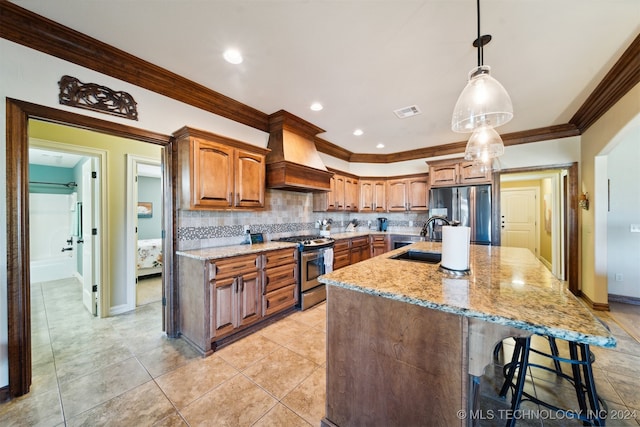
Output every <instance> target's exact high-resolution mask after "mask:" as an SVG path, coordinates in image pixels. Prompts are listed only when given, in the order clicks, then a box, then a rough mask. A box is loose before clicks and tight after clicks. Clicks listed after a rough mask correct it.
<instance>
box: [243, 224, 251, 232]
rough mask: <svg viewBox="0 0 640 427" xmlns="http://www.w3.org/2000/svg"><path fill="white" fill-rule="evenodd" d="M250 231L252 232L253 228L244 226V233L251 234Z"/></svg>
mask: <svg viewBox="0 0 640 427" xmlns="http://www.w3.org/2000/svg"><path fill="white" fill-rule="evenodd" d="M250 231H251V226H250V225H245V226H244V232H245V233H247V232H250Z"/></svg>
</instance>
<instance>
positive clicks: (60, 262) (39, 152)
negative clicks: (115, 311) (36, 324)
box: [29, 138, 107, 317]
mask: <svg viewBox="0 0 640 427" xmlns="http://www.w3.org/2000/svg"><path fill="white" fill-rule="evenodd" d="M106 155H107V153H106V152H105V151H103V150H96V149H91V148H88V147H80V146H75V145H69V144H64V143H59V142H53V141H47V140H43V139H37V138H30V139H29V172H30V178H29V200H30V205H29V221H30V231H31V233H30V242H29V243H30V263H29V265H30V270H31V280H30V283H31V284H33V283H37V282H45V281H51V280H60V279H68V278H72V277H75V278H77V280H78V281H79V282H80V283H81V284H82V304H83V305H84V307H85V308H86V309H87V311H88V312H89V313H91V314H92V315H94V316H99V317H103V316H104V315H105V313H104V310H105V307H106V304H104V302H103V301H102V300H103V298H104V293H103V292H102V291H101V288H102V286H103V284H104V283H106V281H105V278H104V277H103V274H102V272H103V269H104V264H103V261H104V260H103V256H102V255H103V253H104V251H103V248H102V235H103V233H104V232H105V228H104V227H103V218H106V214H105V213H104V212H103V210H102V207H103V206H106V203H105V200H103V197H104V191H103V179H102V174H103V171H104V164H105V162H106ZM65 178H66V179H65ZM65 181H66V182H65ZM61 187H64V188H61ZM40 199H45V200H46V202H45V201H44V200H43V201H41V202H38V201H39V200H40ZM31 202H36V204H35V205H34V203H31ZM45 230H46V231H48V232H44V231H45ZM47 247H48V248H49V250H48V251H45V250H43V249H42V248H47ZM59 247H60V248H61V249H60V253H61V254H62V256H56V255H58V254H56V252H58V248H59ZM69 260H71V262H69Z"/></svg>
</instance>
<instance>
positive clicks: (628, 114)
mask: <svg viewBox="0 0 640 427" xmlns="http://www.w3.org/2000/svg"><path fill="white" fill-rule="evenodd" d="M638 114H640V84H638V85H636V86H635V87H634V88H633V89H632V90H631V91H629V92H628V93H627V94H626V95H625V96H624V97H623V98H622V99H621V100H620V101H618V102H617V103H616V105H614V106H613V107H612V108H611V109H610V110H609V111H607V112H606V113H605V114H604V115H603V116H602V117H601V118H600V119H599V120H598V121H597V122H596V123H594V124H593V125H592V126H591V127H590V128H589V129H588V130H587V131H586V132H585V133H584V134H583V135H582V138H581V153H580V155H581V159H580V164H581V169H582V170H581V187H582V188H581V192H587V193H589V199H590V203H591V207H590V208H589V210H584V209H580V210H579V211H580V220H581V224H582V225H581V250H582V266H581V276H582V277H581V279H582V282H581V283H582V292H583V293H584V294H585V295H586V296H587V297H588V298H589V299H590V300H591V301H593V302H594V303H597V304H607V303H608V289H607V274H606V273H607V272H606V271H599V270H601V269H597V268H596V261H597V262H598V265H602V263H603V262H604V263H605V265H606V259H605V260H602V259H600V258H596V253H597V252H598V251H599V249H598V250H597V249H596V248H597V247H598V245H600V247H601V248H602V245H604V247H605V248H606V244H607V242H606V241H604V242H598V241H596V240H597V239H596V230H597V227H603V226H604V227H605V228H606V215H604V216H605V218H597V217H596V214H595V212H596V210H597V209H596V208H595V207H596V205H600V206H602V204H606V203H607V200H606V199H607V194H602V193H600V194H598V193H596V191H595V188H596V182H595V159H596V156H598V155H600V154H601V153H602V151H603V149H604V148H605V147H606V146H607V144H608V143H609V142H611V140H612V139H613V138H614V137H615V136H616V135H617V133H618V132H620V131H621V130H622V129H623V128H624V127H625V126H626V125H627V124H628V123H629V122H630V121H631V120H632V119H633V118H634V117H636V116H637V115H638ZM605 252H606V251H605ZM602 256H603V255H599V254H598V257H602ZM604 256H606V255H604Z"/></svg>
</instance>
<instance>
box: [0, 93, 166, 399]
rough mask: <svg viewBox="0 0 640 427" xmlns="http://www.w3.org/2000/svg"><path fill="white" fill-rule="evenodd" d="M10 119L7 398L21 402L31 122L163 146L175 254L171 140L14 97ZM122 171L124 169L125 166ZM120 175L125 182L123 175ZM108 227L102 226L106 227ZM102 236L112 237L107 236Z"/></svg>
mask: <svg viewBox="0 0 640 427" xmlns="http://www.w3.org/2000/svg"><path fill="white" fill-rule="evenodd" d="M6 114H7V117H6V120H7V122H6V123H7V139H6V145H7V153H6V165H5V167H6V177H7V179H6V180H7V195H6V197H7V318H8V345H7V353H8V357H7V359H8V374H9V384H8V395H9V397H17V396H21V395H23V394H25V393H28V392H29V389H30V386H31V382H32V364H31V361H32V354H31V300H30V296H31V293H30V269H29V259H30V254H29V237H30V233H29V203H28V199H29V182H28V181H29V170H28V167H29V165H28V159H29V155H28V149H29V134H30V127H31V125H32V124H33V122H32V121H34V120H35V121H41V122H47V123H55V124H57V125H61V126H68V127H70V128H74V129H84V130H89V131H94V132H97V133H99V134H105V135H110V136H117V137H121V138H128V139H131V140H134V141H140V142H146V143H151V144H154V145H156V146H160V147H164V149H163V150H162V155H161V157H162V162H163V164H164V165H166V167H165V169H164V170H163V180H164V182H165V183H166V184H165V187H164V194H163V196H164V200H165V210H164V212H163V215H164V222H165V230H164V234H165V239H164V240H163V245H164V247H163V251H164V252H165V253H171V254H172V253H173V247H174V242H173V239H174V238H173V236H174V234H175V224H174V220H173V217H174V208H173V191H172V190H173V188H172V180H171V173H172V167H171V165H172V148H173V147H172V144H173V141H172V139H171V137H170V136H168V135H162V134H156V133H153V132H149V131H145V130H142V129H138V128H134V127H131V126H125V125H121V124H118V123H113V122H109V121H106V120H101V119H96V118H93V117H87V116H83V115H80V114H75V113H70V112H66V111H61V110H57V109H54V108H50V107H44V106H41V105H36V104H31V103H28V102H24V101H19V100H15V99H10V98H7V102H6ZM123 163H124V162H123ZM122 169H124V165H123V166H122ZM122 172H124V171H122ZM120 175H121V176H122V179H123V180H124V173H121V174H120ZM123 192H124V189H123ZM109 209H116V207H114V206H109ZM122 211H124V210H122ZM106 226H107V225H105V224H103V228H105V227H106ZM104 234H105V235H109V234H108V232H105V233H104ZM104 252H106V251H103V254H102V255H103V256H105V254H104ZM172 262H173V257H172V256H171V257H165V262H164V263H163V268H164V273H165V274H164V281H163V288H164V290H165V294H166V295H167V298H166V302H165V304H164V305H163V307H162V314H163V318H164V319H163V322H162V323H163V327H164V329H165V331H166V333H167V335H168V336H169V337H175V336H176V331H177V327H176V315H175V297H174V284H173V274H172V270H173V269H172V265H171V264H172ZM167 272H168V273H167ZM102 273H103V277H108V275H109V273H111V272H110V269H108V268H104V269H103V270H102ZM103 289H104V290H105V292H108V289H110V287H109V286H103ZM109 296H111V295H109ZM105 301H110V298H103V304H104V303H105Z"/></svg>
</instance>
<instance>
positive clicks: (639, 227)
mask: <svg viewBox="0 0 640 427" xmlns="http://www.w3.org/2000/svg"><path fill="white" fill-rule="evenodd" d="M629 228H630V229H631V232H632V233H640V224H631V226H630V227H629Z"/></svg>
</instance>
